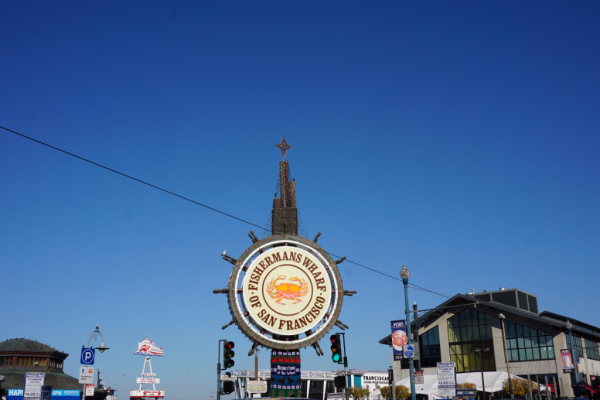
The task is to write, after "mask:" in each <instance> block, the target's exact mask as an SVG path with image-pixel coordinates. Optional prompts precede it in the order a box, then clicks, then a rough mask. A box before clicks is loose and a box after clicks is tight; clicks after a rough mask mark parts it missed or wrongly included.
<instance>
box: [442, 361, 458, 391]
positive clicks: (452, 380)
mask: <svg viewBox="0 0 600 400" xmlns="http://www.w3.org/2000/svg"><path fill="white" fill-rule="evenodd" d="M437 379H438V396H440V397H441V398H446V399H449V398H452V397H454V396H456V364H455V363H453V362H450V363H437Z"/></svg>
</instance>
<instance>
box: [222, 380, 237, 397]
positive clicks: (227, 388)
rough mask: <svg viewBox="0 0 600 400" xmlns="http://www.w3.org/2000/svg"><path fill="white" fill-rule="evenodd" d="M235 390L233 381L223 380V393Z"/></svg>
mask: <svg viewBox="0 0 600 400" xmlns="http://www.w3.org/2000/svg"><path fill="white" fill-rule="evenodd" d="M234 391H235V383H233V381H225V382H223V394H229V393H233V392H234Z"/></svg>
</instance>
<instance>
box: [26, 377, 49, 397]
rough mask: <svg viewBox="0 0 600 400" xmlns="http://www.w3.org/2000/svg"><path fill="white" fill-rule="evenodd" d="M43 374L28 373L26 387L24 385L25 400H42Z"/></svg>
mask: <svg viewBox="0 0 600 400" xmlns="http://www.w3.org/2000/svg"><path fill="white" fill-rule="evenodd" d="M44 377H45V375H44V373H43V372H26V373H25V385H23V400H40V397H42V385H44Z"/></svg>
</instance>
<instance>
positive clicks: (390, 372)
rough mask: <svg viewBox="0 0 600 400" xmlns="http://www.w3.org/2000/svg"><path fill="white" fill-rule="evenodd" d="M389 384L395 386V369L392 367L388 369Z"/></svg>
mask: <svg viewBox="0 0 600 400" xmlns="http://www.w3.org/2000/svg"><path fill="white" fill-rule="evenodd" d="M388 382H389V384H390V385H393V384H394V369H393V368H392V367H390V368H389V369H388Z"/></svg>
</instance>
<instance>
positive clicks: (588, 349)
mask: <svg viewBox="0 0 600 400" xmlns="http://www.w3.org/2000/svg"><path fill="white" fill-rule="evenodd" d="M584 343H585V353H586V354H587V357H588V358H590V359H592V360H600V357H599V356H598V343H596V342H592V341H591V340H587V339H585V340H584Z"/></svg>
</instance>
